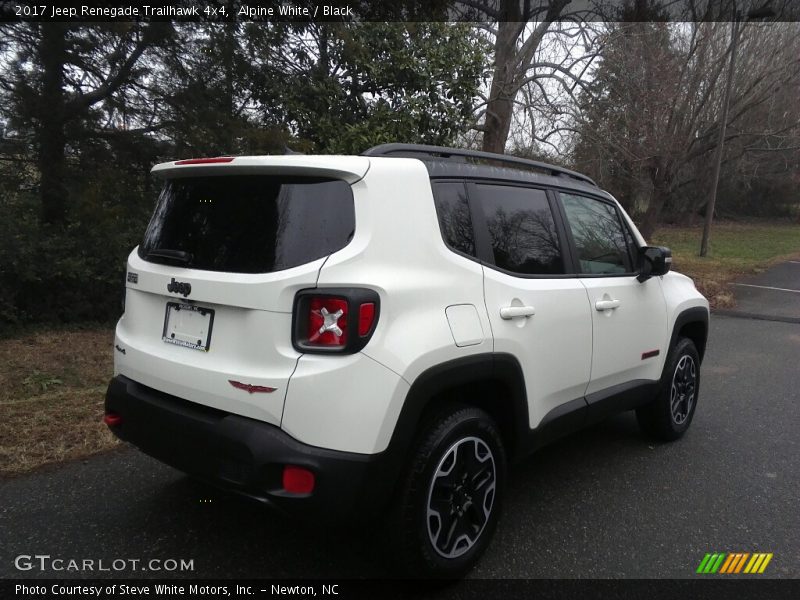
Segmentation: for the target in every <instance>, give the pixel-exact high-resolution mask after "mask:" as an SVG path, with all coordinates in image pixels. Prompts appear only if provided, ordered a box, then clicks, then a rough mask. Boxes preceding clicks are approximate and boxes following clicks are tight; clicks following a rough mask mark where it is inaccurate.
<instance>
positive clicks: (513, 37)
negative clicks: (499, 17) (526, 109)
mask: <svg viewBox="0 0 800 600" xmlns="http://www.w3.org/2000/svg"><path fill="white" fill-rule="evenodd" d="M518 31H519V25H518V24H517V23H513V22H506V21H501V22H500V23H498V24H497V39H496V40H495V46H494V56H495V63H494V74H493V76H492V87H491V90H490V92H489V101H488V102H487V103H486V119H485V122H484V133H483V150H484V151H485V152H498V153H500V154H502V153H504V152H505V148H506V140H507V139H508V132H509V130H510V129H511V117H512V115H513V108H514V97H515V96H516V95H517V89H516V85H515V79H516V69H515V68H514V58H515V54H516V47H517V35H518Z"/></svg>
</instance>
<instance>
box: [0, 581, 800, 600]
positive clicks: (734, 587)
mask: <svg viewBox="0 0 800 600" xmlns="http://www.w3.org/2000/svg"><path fill="white" fill-rule="evenodd" d="M0 590H2V591H0V597H2V598H6V599H9V598H18V599H22V598H52V599H53V600H59V599H60V600H73V599H77V598H99V599H101V600H106V599H117V598H137V599H138V598H158V599H159V600H178V599H183V598H192V599H194V598H209V599H216V598H232V599H237V600H245V599H247V600H261V599H265V598H270V599H275V598H283V597H285V598H298V599H302V600H308V599H310V598H318V599H324V598H327V599H330V600H351V599H358V600H360V599H362V598H364V599H367V598H368V599H370V600H372V599H375V600H383V599H392V598H431V599H433V598H436V599H442V600H449V599H452V600H467V599H472V598H476V599H477V598H480V599H484V598H486V599H494V598H499V599H502V600H513V599H516V598H520V599H522V598H524V599H526V600H550V599H561V598H569V599H573V598H574V599H577V600H581V599H584V598H585V599H589V600H610V599H617V598H618V599H620V600H625V599H628V598H637V599H638V598H644V599H646V600H659V599H660V598H664V599H669V600H675V599H683V598H689V599H692V600H705V599H708V600H717V599H720V600H721V599H728V598H730V599H735V600H749V599H751V598H752V599H753V600H756V599H758V600H762V599H767V598H768V599H770V600H772V599H777V600H781V599H783V598H786V599H789V598H792V599H796V598H800V579H789V580H779V579H755V578H748V579H738V580H735V579H722V578H718V579H673V580H665V579H616V580H615V579H577V580H558V579H556V580H551V579H511V580H508V579H506V580H503V579H496V580H488V579H468V580H464V581H456V582H421V581H398V580H317V579H308V580H269V579H264V580H260V579H255V580H176V579H172V580H146V579H145V580H136V579H125V580H113V579H93V580H88V579H63V580H55V579H27V580H4V581H3V583H2V588H0Z"/></svg>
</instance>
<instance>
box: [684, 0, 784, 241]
mask: <svg viewBox="0 0 800 600" xmlns="http://www.w3.org/2000/svg"><path fill="white" fill-rule="evenodd" d="M774 16H775V11H774V10H772V8H771V7H770V0H767V2H766V3H765V4H764V5H763V6H762V7H760V8H756V9H753V10H751V11H750V12H748V13H747V16H746V18H745V20H744V22H745V23H746V22H747V21H748V20H756V19H758V20H760V19H768V18H769V17H774ZM738 41H739V10H738V9H737V8H736V3H735V2H734V5H733V22H732V23H731V61H730V64H729V65H728V80H727V81H726V82H725V97H724V98H723V100H722V117H721V118H720V124H719V140H718V141H717V148H716V151H715V153H714V172H713V174H712V175H711V193H710V195H709V199H708V204H707V205H706V218H705V224H704V225H703V239H702V240H701V241H700V256H706V255H707V254H708V241H709V238H710V237H711V223H712V221H713V220H714V205H715V204H716V203H717V186H718V185H719V172H720V169H721V168H722V152H723V150H724V146H725V130H726V129H727V126H728V108H729V106H730V103H731V88H732V87H733V75H734V72H735V69H736V49H737V47H738Z"/></svg>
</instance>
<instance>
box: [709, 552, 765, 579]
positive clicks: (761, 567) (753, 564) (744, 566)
mask: <svg viewBox="0 0 800 600" xmlns="http://www.w3.org/2000/svg"><path fill="white" fill-rule="evenodd" d="M772 556H773V554H772V552H769V553H767V552H756V553H754V554H750V553H749V552H728V553H726V552H715V553H713V554H712V553H708V554H706V555H705V556H704V557H703V560H701V561H700V566H698V567H697V571H696V572H697V573H700V574H702V575H714V574H715V573H719V574H721V575H722V574H724V575H735V574H739V573H748V574H751V575H752V574H756V573H763V572H764V571H765V570H766V568H767V565H768V564H769V561H771V560H772Z"/></svg>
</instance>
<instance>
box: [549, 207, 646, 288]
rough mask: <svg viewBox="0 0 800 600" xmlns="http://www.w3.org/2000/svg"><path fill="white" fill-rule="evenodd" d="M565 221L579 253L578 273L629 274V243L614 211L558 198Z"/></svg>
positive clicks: (613, 209)
mask: <svg viewBox="0 0 800 600" xmlns="http://www.w3.org/2000/svg"><path fill="white" fill-rule="evenodd" d="M561 202H562V203H563V205H564V211H565V212H566V213H567V221H568V223H569V227H570V230H571V231H572V237H573V238H574V240H575V246H576V248H577V250H578V259H579V260H580V265H581V273H594V274H606V273H607V274H612V273H630V272H632V271H633V268H632V267H631V259H630V255H629V253H628V240H627V237H626V235H625V231H624V230H623V228H622V223H621V222H620V220H619V214H618V213H617V209H616V208H615V207H614V206H613V205H611V204H608V203H606V202H601V201H599V200H593V199H591V198H587V197H585V196H577V195H575V194H564V193H562V194H561Z"/></svg>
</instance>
